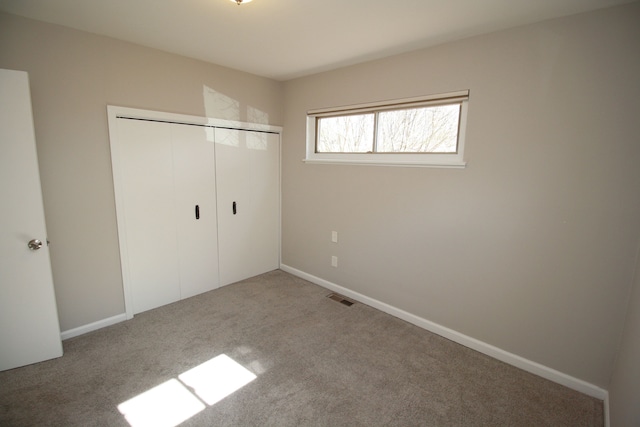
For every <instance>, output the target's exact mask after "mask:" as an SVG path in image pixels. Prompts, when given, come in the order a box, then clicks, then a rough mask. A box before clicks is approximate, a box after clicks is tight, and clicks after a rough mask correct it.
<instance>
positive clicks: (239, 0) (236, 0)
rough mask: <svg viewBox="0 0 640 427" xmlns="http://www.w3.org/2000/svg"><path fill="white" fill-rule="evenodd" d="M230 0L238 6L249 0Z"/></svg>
mask: <svg viewBox="0 0 640 427" xmlns="http://www.w3.org/2000/svg"><path fill="white" fill-rule="evenodd" d="M231 1H232V2H234V3H236V4H237V5H238V6H240V5H241V4H244V3H249V2H250V1H251V0H231Z"/></svg>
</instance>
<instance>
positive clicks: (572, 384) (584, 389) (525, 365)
mask: <svg viewBox="0 0 640 427" xmlns="http://www.w3.org/2000/svg"><path fill="white" fill-rule="evenodd" d="M280 269H281V270H282V271H286V272H287V273H290V274H293V275H294V276H297V277H300V278H302V279H305V280H307V281H309V282H311V283H315V284H316V285H319V286H322V287H323V288H327V289H329V290H331V291H334V292H338V293H340V294H342V295H344V296H347V297H349V298H353V299H354V300H356V301H359V302H361V303H363V304H366V305H368V306H371V307H373V308H376V309H378V310H380V311H383V312H385V313H387V314H390V315H392V316H395V317H398V318H400V319H402V320H404V321H407V322H409V323H412V324H414V325H416V326H419V327H421V328H423V329H426V330H428V331H430V332H433V333H434V334H437V335H440V336H442V337H444V338H447V339H449V340H451V341H454V342H457V343H458V344H461V345H463V346H465V347H469V348H471V349H473V350H476V351H479V352H480V353H484V354H486V355H487V356H491V357H493V358H494V359H498V360H500V361H502V362H505V363H507V364H509V365H512V366H515V367H517V368H520V369H522V370H524V371H527V372H530V373H532V374H535V375H538V376H540V377H542V378H545V379H548V380H550V381H553V382H555V383H558V384H561V385H563V386H565V387H569V388H571V389H573V390H576V391H579V392H581V393H584V394H586V395H588V396H591V397H595V398H596V399H600V400H603V401H604V402H605V420H606V421H605V422H606V423H607V424H608V422H607V421H608V407H607V403H608V401H609V392H608V391H607V390H604V389H602V388H600V387H598V386H596V385H593V384H590V383H588V382H586V381H583V380H580V379H578V378H574V377H572V376H570V375H567V374H564V373H562V372H559V371H556V370H555V369H551V368H549V367H547V366H544V365H541V364H539V363H536V362H533V361H531V360H528V359H525V358H523V357H520V356H518V355H516V354H513V353H509V352H507V351H505V350H502V349H500V348H498V347H494V346H492V345H491V344H487V343H485V342H482V341H479V340H477V339H475V338H472V337H470V336H467V335H464V334H461V333H460V332H457V331H454V330H452V329H449V328H447V327H445V326H442V325H439V324H437V323H434V322H431V321H429V320H426V319H423V318H421V317H418V316H416V315H414V314H411V313H408V312H406V311H404V310H401V309H399V308H396V307H393V306H391V305H389V304H386V303H383V302H380V301H378V300H375V299H373V298H370V297H368V296H366V295H362V294H360V293H358V292H354V291H351V290H349V289H347V288H343V287H342V286H339V285H336V284H335V283H332V282H329V281H327V280H324V279H321V278H319V277H316V276H313V275H311V274H308V273H305V272H303V271H300V270H298V269H295V268H293V267H290V266H288V265H285V264H281V265H280Z"/></svg>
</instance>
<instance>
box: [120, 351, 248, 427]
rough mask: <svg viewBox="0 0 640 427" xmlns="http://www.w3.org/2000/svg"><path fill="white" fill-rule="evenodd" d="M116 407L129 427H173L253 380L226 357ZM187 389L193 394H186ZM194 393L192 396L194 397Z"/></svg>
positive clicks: (215, 359) (236, 363)
mask: <svg viewBox="0 0 640 427" xmlns="http://www.w3.org/2000/svg"><path fill="white" fill-rule="evenodd" d="M178 378H179V380H178V379H174V378H172V379H170V380H169V381H166V382H164V383H162V384H160V385H158V386H156V387H153V388H151V389H149V390H147V391H145V392H143V393H141V394H139V395H137V396H136V397H134V398H132V399H129V400H127V401H126V402H123V403H121V404H120V405H118V410H119V411H120V413H121V414H122V415H124V417H125V419H126V420H127V422H128V423H129V424H130V425H131V426H132V427H146V426H153V427H175V426H177V425H179V424H181V423H183V422H184V421H186V420H188V419H189V418H191V417H193V416H194V415H196V414H197V413H199V412H200V411H203V410H204V409H205V408H206V405H205V404H204V403H203V402H205V403H206V404H207V405H209V406H211V405H215V404H216V403H217V402H219V401H221V400H222V399H224V398H225V397H227V396H229V395H230V394H232V393H233V392H235V391H237V390H239V389H241V388H242V387H244V386H245V385H247V384H249V383H250V382H251V381H253V380H254V379H256V378H257V377H256V375H255V374H254V373H252V372H251V371H249V370H248V369H246V368H244V367H243V366H242V365H240V364H239V363H238V362H236V361H234V360H233V359H232V358H230V357H229V356H227V355H226V354H221V355H219V356H216V357H214V358H213V359H210V360H208V361H206V362H204V363H202V364H200V365H198V366H196V367H195V368H193V369H190V370H188V371H186V372H184V373H182V374H180V375H178ZM187 387H189V388H191V389H192V390H193V392H192V391H190V390H189V389H188V388H187ZM194 393H195V394H194Z"/></svg>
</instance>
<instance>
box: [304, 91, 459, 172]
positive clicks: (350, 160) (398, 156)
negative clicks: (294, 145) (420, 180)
mask: <svg viewBox="0 0 640 427" xmlns="http://www.w3.org/2000/svg"><path fill="white" fill-rule="evenodd" d="M447 103H452V104H453V103H460V122H459V129H458V147H457V152H456V153H318V152H316V123H317V119H318V118H319V117H328V116H335V115H340V114H341V113H342V114H345V115H347V114H357V113H367V112H376V111H380V110H382V109H386V110H388V109H393V108H395V107H397V109H403V108H417V107H428V106H435V105H445V104H447ZM468 105H469V91H468V90H463V91H457V92H448V93H442V94H437V95H428V96H421V97H415V98H405V99H396V100H391V101H382V102H371V103H366V104H357V105H348V106H343V107H335V108H322V109H315V110H309V111H308V112H307V153H306V154H307V155H306V157H305V159H304V162H306V163H326V164H349V165H376V166H414V167H442V168H464V167H465V166H466V162H465V161H464V145H465V134H466V127H467V110H468Z"/></svg>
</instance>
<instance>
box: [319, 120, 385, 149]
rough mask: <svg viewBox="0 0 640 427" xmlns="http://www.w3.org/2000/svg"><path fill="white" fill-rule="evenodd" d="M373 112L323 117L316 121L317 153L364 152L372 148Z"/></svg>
mask: <svg viewBox="0 0 640 427" xmlns="http://www.w3.org/2000/svg"><path fill="white" fill-rule="evenodd" d="M373 117H374V115H373V113H371V114H359V115H353V116H340V117H323V118H319V119H318V122H317V132H318V138H317V145H316V152H317V153H366V152H369V151H372V150H373Z"/></svg>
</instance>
